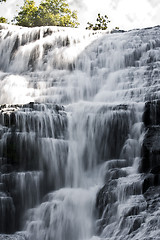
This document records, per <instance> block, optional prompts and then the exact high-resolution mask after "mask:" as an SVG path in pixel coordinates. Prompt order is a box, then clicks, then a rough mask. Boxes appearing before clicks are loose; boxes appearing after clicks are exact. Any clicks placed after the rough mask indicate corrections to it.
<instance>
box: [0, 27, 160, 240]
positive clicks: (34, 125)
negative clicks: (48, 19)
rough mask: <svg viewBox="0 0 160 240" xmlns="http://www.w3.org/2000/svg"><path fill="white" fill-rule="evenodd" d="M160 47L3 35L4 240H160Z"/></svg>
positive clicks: (63, 31)
mask: <svg viewBox="0 0 160 240" xmlns="http://www.w3.org/2000/svg"><path fill="white" fill-rule="evenodd" d="M159 37H160V27H158V26H157V27H154V28H148V29H141V30H132V31H129V32H124V33H123V32H119V33H114V34H108V33H107V32H106V31H99V32H98V31H97V32H96V31H86V30H85V31H83V30H79V29H70V28H61V27H40V28H39V27H37V28H23V27H18V26H10V25H7V24H1V25H0V214H1V221H0V233H2V235H0V237H2V239H5V238H6V237H9V236H11V237H12V238H13V239H16V240H18V239H20V240H22V239H27V240H51V239H54V240H103V239H105V240H109V239H110V240H121V239H134V240H135V239H148V240H149V239H158V238H156V237H160V231H159V220H158V219H157V218H158V216H159V213H160V211H159V208H158V203H157V202H158V200H157V199H159V198H158V197H160V196H159V195H158V190H157V189H158V185H159V183H160V181H159V172H160V171H159V164H158V160H159V157H160V156H159V150H160V146H159V145H158V146H157V145H156V144H157V142H158V140H159V139H160V134H159V133H160V131H159V129H160V127H159V124H160V121H159V119H158V117H159V116H160V113H159V104H160V103H159V100H158V99H159V95H160V88H159V73H160V69H159V68H160V64H159V63H160V40H159V39H160V38H159ZM157 129H158V130H157ZM156 194H157V195H156ZM151 196H153V197H154V202H156V201H157V202H156V204H154V205H153V202H151ZM149 209H150V210H149ZM151 227H152V228H151ZM150 228H151V229H150ZM149 229H150V230H149ZM5 234H10V235H5ZM0 239H1V238H0Z"/></svg>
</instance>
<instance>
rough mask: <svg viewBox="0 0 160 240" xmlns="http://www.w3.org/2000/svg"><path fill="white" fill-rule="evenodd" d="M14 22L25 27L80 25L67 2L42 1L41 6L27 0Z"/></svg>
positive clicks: (75, 13) (61, 0)
mask: <svg viewBox="0 0 160 240" xmlns="http://www.w3.org/2000/svg"><path fill="white" fill-rule="evenodd" d="M13 22H15V24H16V25H20V26H25V27H36V26H63V27H78V25H79V23H78V17H77V12H76V11H71V9H70V8H69V5H68V3H67V1H66V0H42V1H41V3H40V4H39V6H36V4H35V1H34V0H25V2H24V5H23V6H22V7H21V8H20V11H19V12H18V15H17V16H16V17H15V18H14V20H13Z"/></svg>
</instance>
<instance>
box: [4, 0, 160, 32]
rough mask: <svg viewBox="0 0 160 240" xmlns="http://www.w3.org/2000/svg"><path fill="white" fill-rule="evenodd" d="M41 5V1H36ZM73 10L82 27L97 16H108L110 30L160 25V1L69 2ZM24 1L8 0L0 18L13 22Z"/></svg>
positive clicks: (74, 0) (75, 0)
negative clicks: (75, 11)
mask: <svg viewBox="0 0 160 240" xmlns="http://www.w3.org/2000/svg"><path fill="white" fill-rule="evenodd" d="M35 1H36V3H37V4H38V3H40V0H35ZM68 3H69V4H70V6H71V7H72V8H73V9H76V10H77V11H78V20H79V22H80V27H82V28H85V27H86V26H87V22H88V21H89V22H91V23H95V20H96V18H97V14H98V13H101V14H102V15H105V14H106V15H107V16H108V17H109V19H110V20H111V23H110V25H109V26H110V28H114V27H119V28H120V29H124V30H129V29H134V28H143V27H150V26H155V25H160V0H68ZM22 4H23V0H7V2H6V3H1V4H0V16H4V17H6V18H8V19H9V20H11V19H12V18H13V16H14V15H15V14H16V9H18V6H17V5H19V6H21V5H22Z"/></svg>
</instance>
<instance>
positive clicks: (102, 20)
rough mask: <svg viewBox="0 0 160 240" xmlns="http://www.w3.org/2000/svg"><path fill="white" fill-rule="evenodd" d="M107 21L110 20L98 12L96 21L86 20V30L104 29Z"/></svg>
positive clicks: (106, 26)
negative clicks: (93, 22)
mask: <svg viewBox="0 0 160 240" xmlns="http://www.w3.org/2000/svg"><path fill="white" fill-rule="evenodd" d="M108 23H110V20H109V19H108V16H107V15H105V16H101V15H100V13H98V17H97V19H96V23H95V24H92V23H90V22H88V23H87V24H88V25H89V26H88V27H86V29H88V30H106V29H107V28H108Z"/></svg>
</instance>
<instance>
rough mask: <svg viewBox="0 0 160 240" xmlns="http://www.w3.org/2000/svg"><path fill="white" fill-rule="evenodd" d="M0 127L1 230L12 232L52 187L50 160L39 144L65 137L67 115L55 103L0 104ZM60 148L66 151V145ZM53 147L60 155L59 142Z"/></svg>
mask: <svg viewBox="0 0 160 240" xmlns="http://www.w3.org/2000/svg"><path fill="white" fill-rule="evenodd" d="M0 126H1V128H0V136H1V141H0V172H1V174H0V215H1V218H2V219H3V220H2V221H0V232H2V233H3V232H5V233H14V232H15V230H19V229H20V227H21V225H22V216H23V214H24V212H25V211H26V209H28V208H31V207H33V206H35V205H36V204H38V203H39V201H40V199H42V197H43V196H44V194H45V193H46V191H49V189H50V190H51V189H52V190H53V189H54V188H55V185H54V184H55V183H54V177H55V178H56V176H53V178H52V184H51V180H50V174H52V167H53V166H52V165H51V163H52V162H51V163H50V165H46V162H45V161H46V157H47V156H46V157H45V156H44V155H45V149H43V147H42V145H43V144H45V142H46V144H47V141H48V139H50V138H52V137H54V139H55V141H56V140H57V141H58V140H60V139H63V140H64V139H66V138H67V118H66V114H65V112H64V107H63V106H58V105H54V104H49V105H47V104H46V105H44V104H38V103H37V104H36V103H29V104H25V105H20V104H19V105H1V106H0ZM43 141H44V142H43ZM49 144H50V143H49V142H48V145H49ZM45 147H46V148H47V147H49V146H47V145H46V146H45ZM62 147H63V151H64V152H67V145H65V144H63V143H62ZM55 150H56V151H57V153H56V152H55V153H54V154H55V155H54V158H56V157H57V158H59V157H58V156H59V151H60V149H58V144H57V149H55ZM61 150H62V149H61ZM42 156H43V160H44V161H43V162H41V158H42ZM47 160H48V159H47ZM50 160H51V159H50ZM58 160H59V159H57V161H58ZM59 171H61V169H59Z"/></svg>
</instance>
